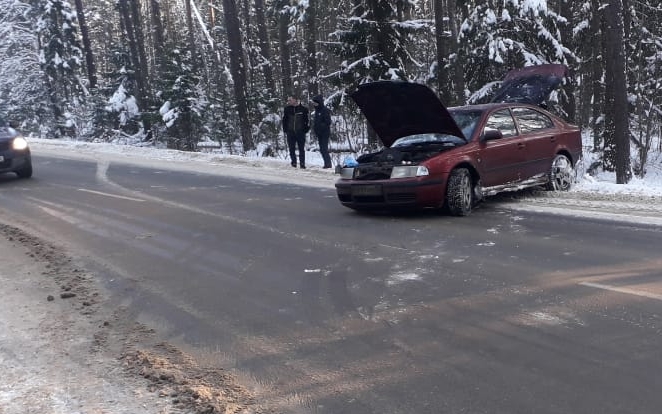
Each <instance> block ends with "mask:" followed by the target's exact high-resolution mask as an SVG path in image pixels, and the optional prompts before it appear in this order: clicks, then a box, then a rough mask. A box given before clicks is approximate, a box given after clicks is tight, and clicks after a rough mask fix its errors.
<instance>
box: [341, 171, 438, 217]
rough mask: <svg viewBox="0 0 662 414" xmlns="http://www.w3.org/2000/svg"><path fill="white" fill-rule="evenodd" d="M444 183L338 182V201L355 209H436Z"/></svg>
mask: <svg viewBox="0 0 662 414" xmlns="http://www.w3.org/2000/svg"><path fill="white" fill-rule="evenodd" d="M445 192H446V185H445V181H444V180H441V179H425V180H421V179H415V178H412V179H404V180H376V181H359V180H339V181H337V182H336V193H337V194H338V200H339V201H340V203H341V204H342V205H343V206H345V207H349V208H352V209H355V210H380V209H384V210H388V209H416V208H420V209H422V208H439V207H442V206H443V204H444V200H445V197H444V194H445Z"/></svg>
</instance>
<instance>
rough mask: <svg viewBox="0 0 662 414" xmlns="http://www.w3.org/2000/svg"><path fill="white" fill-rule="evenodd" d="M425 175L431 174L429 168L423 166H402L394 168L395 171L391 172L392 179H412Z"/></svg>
mask: <svg viewBox="0 0 662 414" xmlns="http://www.w3.org/2000/svg"><path fill="white" fill-rule="evenodd" d="M425 175H430V172H429V171H428V169H427V167H424V166H422V165H402V166H398V167H393V171H391V178H411V177H422V176H425Z"/></svg>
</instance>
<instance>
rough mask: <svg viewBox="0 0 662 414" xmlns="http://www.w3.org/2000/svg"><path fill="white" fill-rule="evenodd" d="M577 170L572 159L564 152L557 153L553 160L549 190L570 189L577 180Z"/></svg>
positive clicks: (548, 184) (548, 183)
mask: <svg viewBox="0 0 662 414" xmlns="http://www.w3.org/2000/svg"><path fill="white" fill-rule="evenodd" d="M575 179H576V172H575V168H574V167H573V166H572V162H570V159H569V158H568V157H566V156H565V155H563V154H557V155H556V157H554V161H552V167H551V168H550V171H549V181H548V182H547V186H546V187H547V190H549V191H568V190H569V189H570V187H572V184H573V183H574V182H575Z"/></svg>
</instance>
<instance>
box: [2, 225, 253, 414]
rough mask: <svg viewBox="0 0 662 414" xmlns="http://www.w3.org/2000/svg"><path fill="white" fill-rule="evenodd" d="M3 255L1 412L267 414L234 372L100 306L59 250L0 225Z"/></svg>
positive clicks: (82, 273) (84, 276) (88, 279)
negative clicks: (200, 360) (204, 363)
mask: <svg viewBox="0 0 662 414" xmlns="http://www.w3.org/2000/svg"><path fill="white" fill-rule="evenodd" d="M0 251H2V253H3V254H2V257H3V266H2V269H0V286H1V292H2V300H0V373H2V374H0V376H1V378H2V381H0V414H26V413H39V414H43V413H54V414H55V413H58V414H59V413H62V414H64V413H67V414H69V413H90V414H92V413H94V414H100V413H104V414H105V413H107V414H111V413H112V414H122V413H126V414H129V413H131V414H137V413H144V414H159V413H191V414H197V413H224V414H234V413H242V414H243V413H262V412H265V411H262V410H259V409H257V408H256V404H255V402H254V400H253V398H252V396H251V394H250V393H249V392H248V391H247V390H246V389H245V388H243V387H241V386H240V385H239V384H237V382H236V381H235V379H234V378H233V376H232V375H230V374H228V373H226V372H224V371H222V370H218V369H214V370H211V369H206V368H204V367H200V366H198V365H196V364H195V363H194V362H193V359H192V358H189V357H188V356H187V355H185V354H184V353H182V352H180V351H179V350H178V349H176V348H174V347H173V346H171V345H169V344H166V343H159V342H157V341H156V340H155V339H154V335H153V332H151V331H150V330H149V329H146V328H145V327H143V326H140V325H138V324H136V323H133V322H129V321H130V320H131V318H127V317H125V316H126V315H123V309H110V310H109V309H106V306H105V305H104V299H103V297H102V295H101V294H100V293H99V291H98V290H97V289H95V282H94V278H93V275H90V274H89V273H88V272H87V271H86V270H85V269H83V268H82V267H80V266H78V265H76V263H75V262H74V260H73V259H72V258H71V257H69V256H67V255H66V253H65V252H63V251H62V250H61V249H59V248H57V247H56V246H54V245H52V244H49V243H48V242H46V241H44V240H41V239H39V238H38V237H36V236H34V235H30V234H28V233H26V232H25V231H23V230H21V229H19V228H16V227H14V226H11V225H8V224H2V223H0Z"/></svg>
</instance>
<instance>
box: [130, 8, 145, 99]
mask: <svg viewBox="0 0 662 414" xmlns="http://www.w3.org/2000/svg"><path fill="white" fill-rule="evenodd" d="M131 15H132V17H133V31H134V33H135V37H136V47H137V52H138V59H139V62H140V67H139V69H140V72H141V74H140V76H141V78H142V81H143V87H144V92H145V96H144V98H145V99H148V93H149V88H148V85H149V66H148V65H147V53H146V52H145V36H144V34H143V27H142V22H143V19H142V16H141V14H140V0H132V1H131Z"/></svg>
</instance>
